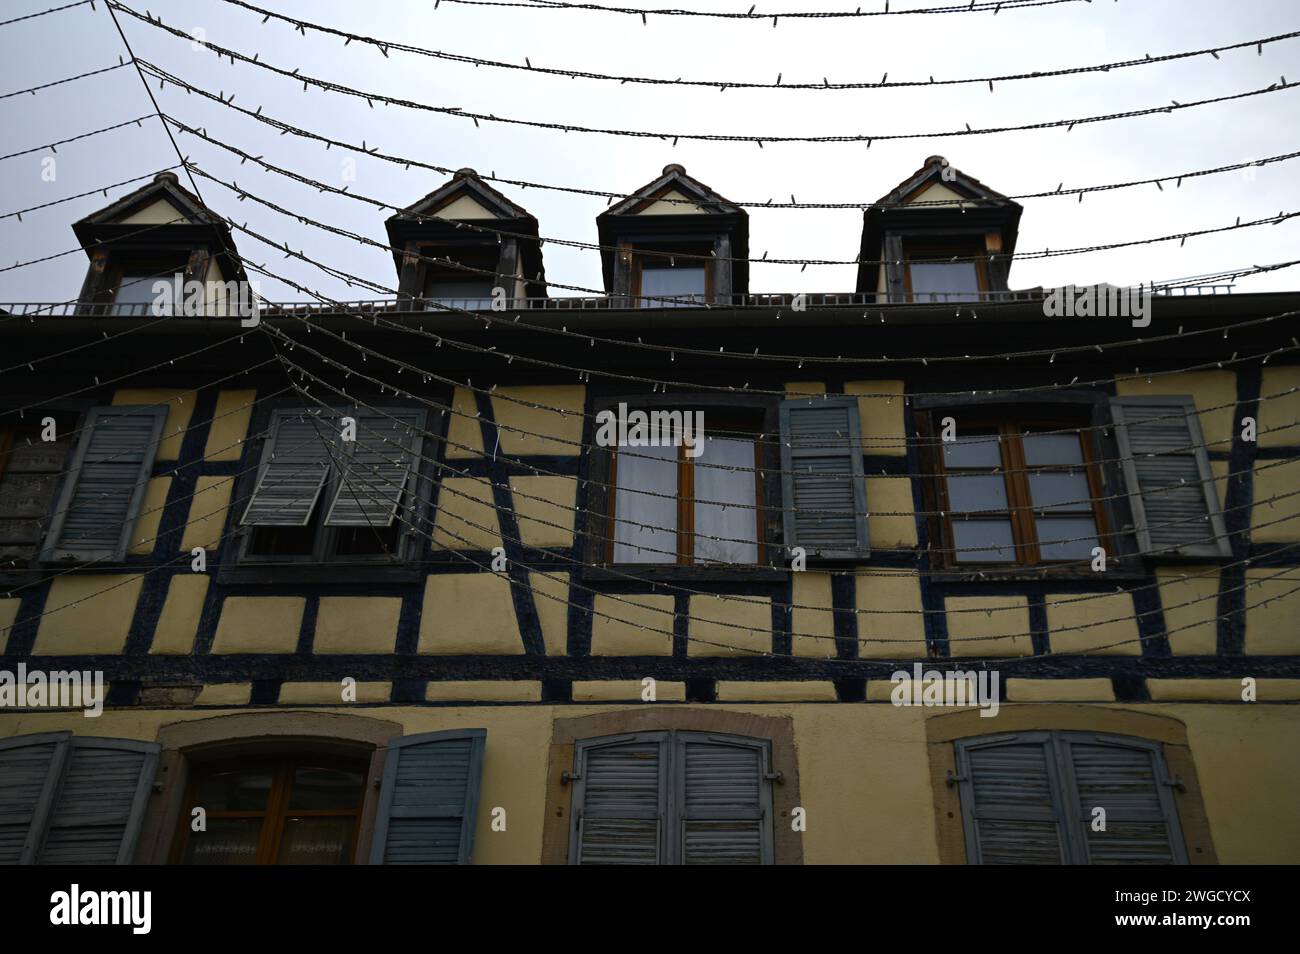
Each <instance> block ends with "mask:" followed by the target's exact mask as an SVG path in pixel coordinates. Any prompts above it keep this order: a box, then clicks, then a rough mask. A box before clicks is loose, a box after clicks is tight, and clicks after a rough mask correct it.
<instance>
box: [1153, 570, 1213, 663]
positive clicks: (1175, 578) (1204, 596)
mask: <svg viewBox="0 0 1300 954" xmlns="http://www.w3.org/2000/svg"><path fill="white" fill-rule="evenodd" d="M1156 581H1157V584H1158V590H1159V592H1160V602H1161V604H1162V605H1163V607H1164V616H1165V627H1166V629H1167V630H1168V631H1169V647H1170V649H1171V650H1172V651H1173V654H1174V655H1175V656H1212V655H1214V652H1215V648H1216V646H1217V645H1218V623H1217V620H1218V612H1219V611H1218V604H1219V600H1218V593H1219V572H1218V570H1217V569H1216V568H1215V567H1211V566H1158V567H1156ZM1193 600H1195V601H1196V602H1192V601H1193ZM1179 604H1187V605H1185V606H1184V605H1179ZM1183 627H1187V628H1186V629H1184V628H1183Z"/></svg>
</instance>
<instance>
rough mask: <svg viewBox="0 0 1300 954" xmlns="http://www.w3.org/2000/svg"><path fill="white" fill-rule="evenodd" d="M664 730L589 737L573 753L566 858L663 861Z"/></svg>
mask: <svg viewBox="0 0 1300 954" xmlns="http://www.w3.org/2000/svg"><path fill="white" fill-rule="evenodd" d="M668 742H669V734H668V733H667V732H641V733H636V734H634V735H625V736H615V737H610V738H601V739H589V740H583V741H581V742H579V743H578V745H577V750H576V752H575V759H574V761H575V764H576V767H577V779H576V782H575V788H574V792H573V811H572V829H571V832H570V838H569V860H570V861H571V862H573V863H574V864H580V865H582V864H585V865H653V864H659V863H660V862H662V861H664V860H665V858H664V855H665V854H666V851H665V845H664V820H665V818H666V817H667V816H668V812H669V806H668V797H669V792H668V780H667V775H668V762H669V758H668Z"/></svg>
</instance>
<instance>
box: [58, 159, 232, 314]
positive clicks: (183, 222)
mask: <svg viewBox="0 0 1300 954" xmlns="http://www.w3.org/2000/svg"><path fill="white" fill-rule="evenodd" d="M72 230H73V233H74V234H75V235H76V236H77V239H78V241H79V242H80V243H81V246H82V247H83V248H84V249H85V251H86V256H87V258H89V259H90V266H89V268H88V270H87V273H86V280H85V282H84V283H83V285H82V290H81V295H80V299H79V302H80V304H79V308H80V309H81V310H82V311H84V312H86V313H89V314H105V315H116V316H121V317H128V316H133V317H145V316H149V315H153V314H156V313H157V312H156V309H155V308H154V302H155V300H156V299H157V297H158V294H157V291H156V289H157V287H160V286H158V283H159V282H172V283H173V284H176V283H180V285H181V289H182V290H181V291H178V292H177V293H176V294H177V296H180V295H182V294H184V292H183V289H184V287H185V286H186V285H188V286H189V287H191V288H193V287H194V286H193V284H191V283H198V284H199V285H202V286H203V289H204V294H203V307H202V313H203V314H205V315H214V314H225V313H226V310H225V308H224V304H223V303H224V302H227V301H229V290H230V288H231V287H233V286H232V285H231V283H242V284H240V285H239V287H243V288H247V287H248V286H247V284H246V283H247V277H246V275H245V273H244V266H243V262H242V260H241V259H240V257H239V254H238V251H237V249H236V248H235V243H234V241H233V239H232V238H231V234H230V228H229V226H227V225H226V223H225V222H224V221H223V220H222V218H221V217H220V216H219V215H217V214H215V213H214V212H212V211H211V210H210V209H208V208H207V207H206V206H205V205H204V204H203V202H202V201H201V200H200V199H199V198H198V197H197V196H196V195H194V194H193V193H191V192H190V191H189V190H187V189H185V188H184V187H183V186H182V185H181V184H180V180H179V179H178V177H177V176H176V173H174V172H170V171H164V172H160V173H158V174H157V175H156V176H154V178H153V179H152V181H150V182H148V183H146V184H145V185H143V186H141V187H140V188H138V189H136V190H135V191H134V192H130V193H128V194H127V195H124V196H122V197H121V198H120V199H117V200H116V201H114V202H112V203H111V204H109V205H107V206H105V207H104V208H102V209H100V210H99V211H98V212H94V213H91V214H90V215H88V216H86V217H85V218H83V219H81V220H80V221H78V222H76V223H74V224H73V226H72ZM237 294H238V292H237ZM173 304H174V300H173ZM168 307H171V306H168ZM167 313H169V314H176V313H177V312H175V311H174V310H173V311H169V312H167Z"/></svg>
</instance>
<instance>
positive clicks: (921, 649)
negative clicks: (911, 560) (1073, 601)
mask: <svg viewBox="0 0 1300 954" xmlns="http://www.w3.org/2000/svg"><path fill="white" fill-rule="evenodd" d="M856 592H857V609H858V610H866V609H871V610H886V611H887V612H873V613H864V612H859V613H858V639H859V640H863V642H860V643H859V648H858V655H860V656H861V657H862V658H864V659H913V658H924V657H925V656H926V655H927V654H928V650H927V648H926V644H925V620H924V618H923V616H922V614H921V609H922V607H921V578H920V575H919V574H917V573H916V571H914V570H897V571H891V570H875V569H872V568H870V567H864V568H863V572H859V573H858V576H857V581H856ZM1026 618H1028V616H1027V614H1026ZM873 640H874V642H873Z"/></svg>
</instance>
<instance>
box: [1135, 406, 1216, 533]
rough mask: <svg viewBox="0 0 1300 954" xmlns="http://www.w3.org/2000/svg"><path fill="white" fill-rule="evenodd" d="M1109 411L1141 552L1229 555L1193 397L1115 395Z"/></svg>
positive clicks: (1212, 475) (1212, 474) (1212, 476)
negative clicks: (1117, 396)
mask: <svg viewBox="0 0 1300 954" xmlns="http://www.w3.org/2000/svg"><path fill="white" fill-rule="evenodd" d="M1111 410H1112V415H1113V417H1114V419H1115V425H1116V428H1115V430H1116V437H1117V440H1118V443H1119V452H1120V457H1121V458H1122V460H1123V466H1124V476H1125V479H1126V481H1127V484H1128V488H1127V490H1128V499H1129V505H1130V507H1131V509H1132V512H1133V521H1134V529H1135V530H1136V532H1137V537H1138V545H1139V547H1140V548H1141V550H1142V552H1143V553H1154V554H1156V555H1184V556H1209V557H1216V556H1230V555H1231V553H1232V549H1231V546H1230V544H1229V541H1228V537H1227V530H1226V529H1225V527H1224V523H1223V514H1222V512H1221V511H1220V508H1219V494H1218V490H1217V489H1216V488H1215V483H1214V473H1213V471H1211V469H1210V459H1209V455H1208V453H1207V452H1206V449H1205V440H1204V438H1203V437H1202V435H1201V425H1200V420H1199V418H1198V416H1197V411H1196V404H1195V402H1194V401H1193V400H1192V398H1190V397H1138V398H1132V397H1123V398H1112V399H1111Z"/></svg>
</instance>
